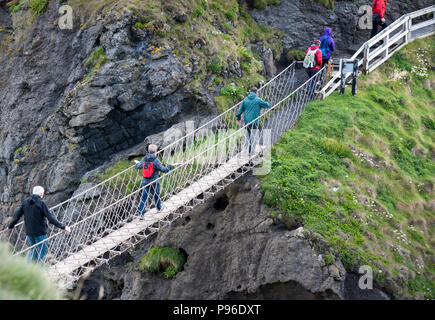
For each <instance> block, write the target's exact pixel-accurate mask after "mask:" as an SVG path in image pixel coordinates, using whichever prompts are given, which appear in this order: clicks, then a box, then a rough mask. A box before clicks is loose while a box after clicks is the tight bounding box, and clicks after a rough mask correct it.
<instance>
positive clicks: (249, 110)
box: [236, 87, 270, 155]
mask: <svg viewBox="0 0 435 320" xmlns="http://www.w3.org/2000/svg"><path fill="white" fill-rule="evenodd" d="M257 92H258V89H257V88H256V87H253V88H251V92H250V93H249V95H248V96H247V97H246V98H245V99H243V101H242V104H241V105H240V108H239V111H238V112H237V115H236V117H237V124H239V125H240V124H241V120H240V119H241V116H242V113H243V114H244V121H245V124H247V126H246V131H247V133H248V141H249V155H252V154H253V153H254V152H255V137H252V136H253V134H252V133H253V130H256V129H258V119H257V118H258V117H259V116H260V111H261V108H264V109H267V108H270V104H269V103H268V102H266V101H264V100H262V99H260V98H259V97H258V96H257ZM255 119H257V120H255Z"/></svg>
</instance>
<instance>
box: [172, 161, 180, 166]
mask: <svg viewBox="0 0 435 320" xmlns="http://www.w3.org/2000/svg"><path fill="white" fill-rule="evenodd" d="M172 166H173V167H178V166H181V163H179V162H176V163H173V164H172Z"/></svg>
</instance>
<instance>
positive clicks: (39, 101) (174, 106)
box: [0, 1, 215, 221]
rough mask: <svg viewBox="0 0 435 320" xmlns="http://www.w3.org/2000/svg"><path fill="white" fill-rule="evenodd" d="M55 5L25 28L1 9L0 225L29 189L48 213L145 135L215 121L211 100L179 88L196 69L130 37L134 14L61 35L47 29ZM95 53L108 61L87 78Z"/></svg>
mask: <svg viewBox="0 0 435 320" xmlns="http://www.w3.org/2000/svg"><path fill="white" fill-rule="evenodd" d="M60 5H61V4H59V3H58V2H55V1H50V2H49V5H48V8H47V11H46V12H45V13H44V14H42V15H41V16H40V17H39V18H37V20H36V22H35V23H32V24H24V26H23V21H24V20H23V19H26V13H25V12H18V13H16V14H14V15H13V16H10V15H9V14H8V13H7V10H8V8H7V7H6V6H5V5H4V4H3V2H2V5H1V6H0V26H1V27H2V32H0V37H2V38H1V39H7V41H5V42H2V47H0V51H1V52H3V53H4V52H7V53H8V54H7V55H6V54H2V55H0V64H1V66H2V68H0V99H1V101H2V103H1V105H0V179H1V180H0V189H1V191H0V192H1V197H0V203H1V208H2V210H1V213H0V215H1V216H5V215H8V214H9V215H10V214H11V213H12V212H13V210H14V209H15V208H16V207H17V205H18V204H19V202H20V201H21V200H23V199H24V198H25V197H26V196H27V195H28V194H29V192H30V190H31V187H32V186H34V185H35V184H41V185H44V187H45V189H46V190H47V197H46V200H47V202H48V204H49V205H54V204H56V203H58V202H60V201H63V200H65V199H66V198H67V197H69V196H71V195H72V194H73V192H74V191H75V189H76V188H77V187H78V186H79V184H80V179H81V177H82V176H83V175H84V174H85V173H86V172H88V171H90V170H93V169H95V168H97V167H99V166H101V165H102V164H104V163H106V162H107V161H108V160H111V159H113V158H115V157H116V155H117V154H119V153H120V152H122V151H125V150H128V149H129V148H132V147H134V146H136V145H138V144H139V143H141V142H143V141H144V139H145V138H146V137H147V136H150V135H153V134H157V133H159V132H162V131H164V130H166V129H167V128H169V127H171V126H172V125H173V124H174V123H179V122H181V121H183V120H184V119H185V117H188V116H192V115H194V116H196V117H198V118H201V117H202V116H203V115H208V114H210V113H214V112H215V104H214V99H213V96H212V95H211V93H208V92H207V91H201V92H200V94H198V95H196V94H195V93H192V92H191V91H190V90H188V89H186V88H185V85H186V83H187V82H188V81H189V80H190V79H191V78H192V73H191V72H192V70H191V69H190V68H189V67H185V66H184V64H183V63H182V62H181V61H179V58H178V57H177V56H175V54H174V53H173V52H172V48H169V47H165V48H159V52H158V54H156V53H155V52H153V50H151V49H150V48H153V40H152V34H150V33H149V32H148V31H144V30H137V29H136V28H134V22H135V20H134V18H133V17H132V14H131V12H129V11H128V10H125V11H123V12H122V14H119V13H118V12H117V11H116V12H113V14H110V13H108V14H106V16H105V18H104V19H101V18H100V19H97V20H96V21H93V23H92V24H90V25H89V26H86V27H83V28H80V26H79V24H78V23H76V24H75V25H74V29H73V30H60V29H59V28H58V27H57V25H55V24H53V21H55V19H56V17H58V12H57V10H58V7H59V6H60ZM27 13H28V14H31V13H30V12H27ZM24 29H25V30H24ZM98 47H100V48H102V49H103V51H104V52H105V56H106V59H107V62H106V63H105V64H104V65H102V66H100V67H99V70H98V69H96V70H90V69H91V67H86V66H85V62H86V61H87V59H88V58H89V57H90V56H91V55H92V53H93V52H94V50H95V49H96V48H98ZM91 73H92V75H91ZM0 221H1V220H0Z"/></svg>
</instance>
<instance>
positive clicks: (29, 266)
mask: <svg viewBox="0 0 435 320" xmlns="http://www.w3.org/2000/svg"><path fill="white" fill-rule="evenodd" d="M58 299H62V295H61V293H60V291H59V289H58V288H57V287H56V285H55V284H54V283H52V282H50V280H49V279H48V278H47V276H46V275H45V273H44V270H43V269H42V268H41V266H40V265H36V264H34V263H29V262H27V261H26V259H25V258H23V257H20V256H13V255H12V254H11V252H10V251H9V249H8V247H7V245H6V244H4V243H0V300H58Z"/></svg>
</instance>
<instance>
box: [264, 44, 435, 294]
mask: <svg viewBox="0 0 435 320" xmlns="http://www.w3.org/2000/svg"><path fill="white" fill-rule="evenodd" d="M434 51H435V37H431V38H427V39H424V40H419V41H415V42H413V43H412V44H410V45H408V46H407V47H405V48H404V49H403V50H402V51H400V52H398V53H397V54H396V55H394V56H393V57H392V59H390V60H389V61H388V62H387V63H386V64H384V65H383V66H382V67H380V68H379V69H378V70H377V71H375V72H374V73H373V74H370V75H368V76H362V77H361V80H360V87H359V91H358V95H357V96H356V97H353V96H352V95H351V94H350V92H349V91H350V90H348V91H347V93H346V94H345V95H339V94H333V95H331V96H330V97H328V98H327V99H325V100H324V101H315V102H312V103H310V104H309V105H308V106H307V107H306V109H305V110H304V112H303V114H302V115H301V117H300V120H299V122H298V124H297V126H296V127H295V128H294V129H293V130H291V131H288V132H287V133H286V134H284V136H283V137H282V139H281V140H280V141H279V143H277V144H276V145H275V146H274V148H273V150H272V161H273V162H272V171H271V173H270V174H269V175H267V176H265V177H264V178H263V182H262V189H263V192H264V196H265V202H266V204H268V205H270V206H272V207H274V208H276V210H275V212H276V213H274V216H275V217H276V218H278V219H280V220H281V221H282V222H283V223H284V224H286V226H288V227H289V228H294V227H297V226H299V225H303V226H304V228H305V230H307V234H310V235H311V238H312V239H313V243H317V244H319V243H320V244H321V245H317V248H318V250H319V251H320V252H321V253H322V254H323V256H324V257H325V261H326V263H333V262H334V260H336V259H340V260H341V261H342V262H343V264H344V266H345V267H346V269H347V270H348V271H354V272H355V271H356V272H357V271H358V266H360V265H366V264H367V265H370V266H372V267H373V270H374V273H375V279H376V280H377V283H378V284H380V285H381V286H383V287H385V288H387V289H389V290H390V291H391V292H393V293H394V295H395V296H396V297H398V298H400V297H414V298H420V299H423V298H427V299H434V298H435V281H434V273H435V267H434V266H435V265H434V263H435V257H434V245H435V241H434V234H435V233H434V231H435V219H434V218H435V213H434V210H435V200H434V179H435V162H434V160H435V149H434V147H435V143H434V141H435V139H434V138H435V131H434V130H435V122H434V121H435V108H434V105H435V104H434V97H435V95H434V91H433V88H434V85H435V73H434V66H435V54H434Z"/></svg>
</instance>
